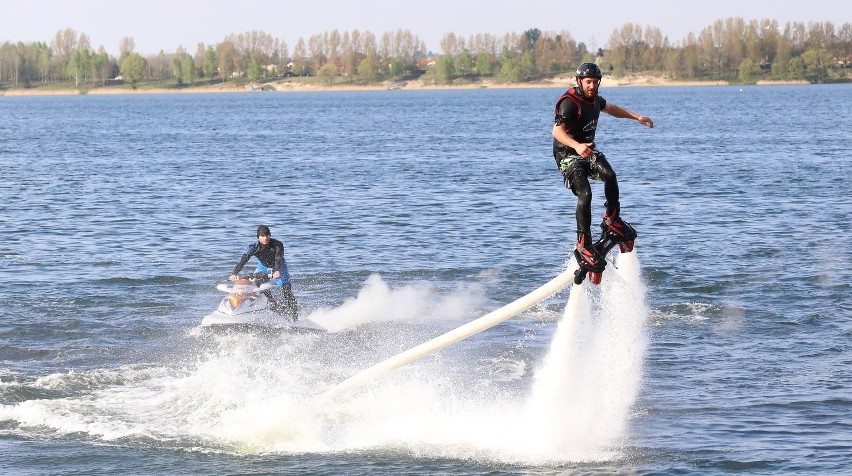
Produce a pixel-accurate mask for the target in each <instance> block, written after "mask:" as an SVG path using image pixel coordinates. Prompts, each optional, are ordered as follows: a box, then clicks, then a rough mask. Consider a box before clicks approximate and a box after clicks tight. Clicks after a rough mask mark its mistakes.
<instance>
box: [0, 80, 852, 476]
mask: <svg viewBox="0 0 852 476" xmlns="http://www.w3.org/2000/svg"><path fill="white" fill-rule="evenodd" d="M561 92H562V91H561V90H556V89H507V90H464V91H373V92H345V93H342V92H341V93H256V94H233V95H231V94H215V95H205V94H186V95H150V96H148V95H138V96H136V95H121V96H67V97H0V111H2V114H0V134H2V137H3V140H2V141H0V197H2V199H0V236H2V240H0V297H2V300H3V302H2V308H0V309H2V311H0V316H2V318H1V319H0V472H2V473H8V474H180V473H193V474H198V473H207V474H276V473H279V474H424V475H425V474H453V475H464V474H470V475H474V474H475V475H478V474H594V473H630V474H671V473H675V474H725V473H738V472H741V473H757V474H815V473H819V474H841V473H844V472H845V471H848V468H849V467H852V390H850V388H851V387H850V386H852V373H850V370H849V369H850V368H852V353H850V342H852V339H851V338H852V306H851V305H850V291H852V272H851V271H850V267H852V260H850V251H849V243H848V241H849V236H850V231H852V230H850V228H852V227H850V218H852V198H850V197H852V185H850V177H852V165H850V160H849V159H850V150H852V148H850V137H852V85H828V86H761V87H693V88H678V87H671V88H611V89H607V88H606V84H604V87H603V89H602V95H603V96H604V97H606V98H607V99H608V100H610V101H612V102H614V103H616V104H619V105H622V106H625V107H627V108H629V109H631V110H634V111H637V112H640V113H642V114H645V115H648V116H651V117H652V118H654V120H655V121H656V123H657V128H656V129H653V130H650V129H647V128H644V127H642V126H640V125H639V124H637V123H636V122H635V121H626V120H617V119H614V118H611V117H609V116H605V115H604V116H602V122H601V125H600V127H599V129H598V143H599V147H600V149H601V150H603V151H604V152H605V153H606V154H607V156H608V158H609V159H610V162H611V163H612V164H613V166H614V167H615V169H616V171H617V172H618V174H619V181H620V185H621V191H622V214H623V216H624V218H625V219H626V220H627V221H629V222H631V223H632V224H633V225H634V226H635V227H636V228H637V231H638V233H639V238H638V239H637V242H636V250H635V252H634V253H630V254H624V255H620V256H618V257H617V261H616V264H617V266H618V269H615V268H614V266H612V265H610V266H609V267H608V268H607V271H606V273H604V280H603V283H602V284H601V285H600V286H592V285H590V284H588V283H586V284H584V285H583V286H576V287H572V288H570V289H566V290H564V291H562V292H560V293H557V294H556V295H555V296H553V297H551V298H549V299H547V300H545V301H543V302H542V303H540V304H539V305H537V306H535V307H533V308H532V309H530V310H528V311H526V312H524V313H522V314H520V315H518V316H516V317H515V318H512V319H510V320H508V321H506V322H503V323H501V324H499V325H497V326H495V327H493V328H491V329H489V330H487V331H484V332H482V333H480V334H477V335H475V336H473V337H470V338H469V339H466V340H464V341H462V342H459V343H457V344H455V345H453V346H451V347H449V348H447V349H445V350H443V351H441V352H438V353H436V354H434V355H431V356H429V357H426V358H424V359H421V360H418V361H416V362H413V363H411V364H409V365H406V366H404V367H402V368H400V369H398V370H397V371H395V372H393V373H391V374H389V375H386V376H384V377H383V378H381V379H378V380H376V381H373V382H370V383H369V384H367V385H365V386H363V387H360V388H357V389H354V390H353V391H351V392H348V393H346V394H344V395H341V396H340V397H339V398H338V399H335V400H334V401H320V400H318V399H317V398H316V397H317V395H319V394H321V393H322V392H324V391H326V390H327V389H329V388H331V387H332V386H334V385H336V384H337V383H338V382H340V381H342V380H344V379H346V378H348V377H350V376H351V375H354V374H356V373H357V372H358V371H360V370H362V369H364V368H367V367H369V366H371V365H373V364H375V363H377V362H379V361H382V360H384V359H386V358H388V357H391V356H393V355H395V354H397V353H399V352H401V351H404V350H406V349H408V348H411V347H413V346H415V345H418V344H420V343H422V342H425V341H427V340H429V339H431V338H433V337H435V336H438V335H440V334H442V333H444V332H446V331H449V330H451V329H454V328H456V327H458V326H460V325H463V324H465V323H466V322H469V321H471V320H473V319H475V318H477V317H480V316H482V315H484V314H486V313H488V312H489V311H491V310H494V309H497V308H499V307H500V306H502V305H504V304H506V303H509V302H510V301H513V300H515V299H517V298H519V297H521V296H523V295H525V294H526V293H528V292H530V291H532V290H534V289H536V288H537V287H539V286H540V285H542V284H544V283H545V282H547V281H548V280H550V279H551V278H553V277H554V276H556V275H557V274H559V273H560V272H562V271H563V270H565V269H566V267H568V266H569V265H570V263H571V255H570V251H571V249H572V246H573V243H574V240H575V234H574V229H575V224H574V206H575V203H576V201H575V199H574V197H573V195H572V194H571V193H570V191H568V190H567V189H565V188H564V186H563V185H562V180H561V176H560V174H559V173H558V172H557V170H556V168H555V163H554V160H553V157H552V155H551V150H550V147H551V146H550V144H551V138H550V128H551V125H552V114H553V112H552V108H553V104H554V102H555V100H556V99H557V98H558V97H559V95H560V94H561ZM593 191H594V193H595V198H594V203H593V207H594V211H593V213H594V217H595V218H594V222H595V223H597V220H599V218H600V214H601V213H602V210H603V188H602V186H601V185H600V184H599V183H596V184H594V185H593ZM259 223H265V224H268V225H269V226H270V227H271V228H272V232H273V236H274V237H276V238H279V239H281V240H282V241H284V244H285V247H286V256H287V260H288V263H289V267H290V272H291V275H292V277H293V288H294V292H295V294H296V296H297V298H298V299H299V302H300V304H301V306H302V315H303V317H307V318H311V319H312V320H315V321H316V322H318V323H320V324H322V325H324V326H325V327H327V328H328V329H330V332H328V333H325V334H288V333H284V332H279V331H260V330H256V331H233V332H217V333H210V332H205V331H203V330H201V329H199V323H200V321H201V318H202V317H203V316H204V315H205V314H207V313H208V312H210V311H212V310H213V309H214V308H215V306H216V304H217V302H218V299H219V298H220V297H221V296H220V294H221V293H219V292H218V291H216V289H215V285H216V284H217V283H221V282H223V281H224V280H225V278H226V277H227V275H228V274H229V273H230V271H231V269H232V267H233V265H234V264H235V263H236V261H237V259H238V258H239V255H240V254H241V252H242V250H243V249H244V248H245V246H246V245H248V244H249V243H251V242H252V241H253V240H254V230H255V227H256V226H257V225H258V224H259Z"/></svg>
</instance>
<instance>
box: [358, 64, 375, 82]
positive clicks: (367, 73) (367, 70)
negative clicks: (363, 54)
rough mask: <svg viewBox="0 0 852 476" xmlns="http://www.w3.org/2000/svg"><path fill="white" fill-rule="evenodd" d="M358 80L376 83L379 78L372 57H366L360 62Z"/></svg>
mask: <svg viewBox="0 0 852 476" xmlns="http://www.w3.org/2000/svg"><path fill="white" fill-rule="evenodd" d="M357 75H358V81H360V82H361V83H363V84H370V83H375V82H376V81H377V80H378V79H379V75H378V73H377V71H376V64H375V63H374V62H373V61H372V60H371V59H370V58H364V59H362V60H361V63H359V64H358V72H357Z"/></svg>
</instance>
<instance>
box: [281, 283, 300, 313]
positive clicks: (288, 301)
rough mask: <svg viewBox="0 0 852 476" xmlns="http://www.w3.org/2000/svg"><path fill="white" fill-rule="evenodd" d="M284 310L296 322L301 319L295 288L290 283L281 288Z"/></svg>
mask: <svg viewBox="0 0 852 476" xmlns="http://www.w3.org/2000/svg"><path fill="white" fill-rule="evenodd" d="M281 297H282V301H283V303H282V306H281V307H282V310H283V312H284V313H286V314H287V315H288V316H290V319H292V320H293V321H294V322H295V321H298V320H299V304H298V303H297V302H296V296H294V295H293V288H292V287H291V286H290V285H289V284H285V285H284V287H283V288H281Z"/></svg>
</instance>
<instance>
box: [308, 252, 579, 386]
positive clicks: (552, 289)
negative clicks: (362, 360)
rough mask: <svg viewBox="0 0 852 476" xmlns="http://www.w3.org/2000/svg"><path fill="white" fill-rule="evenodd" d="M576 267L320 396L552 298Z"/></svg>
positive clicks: (363, 380) (359, 382) (357, 383)
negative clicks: (524, 294)
mask: <svg viewBox="0 0 852 476" xmlns="http://www.w3.org/2000/svg"><path fill="white" fill-rule="evenodd" d="M574 270H575V267H574V266H572V267H570V268H569V269H568V270H567V271H563V272H562V273H561V274H559V275H558V276H556V277H555V278H553V279H551V280H550V281H549V282H547V283H546V284H545V285H543V286H541V287H540V288H538V289H536V290H535V291H533V292H531V293H529V294H527V295H526V296H523V297H521V298H519V299H517V300H515V301H513V302H511V303H509V304H506V305H505V306H503V307H501V308H500V309H497V310H495V311H491V312H490V313H488V314H486V315H484V316H482V317H480V318H479V319H476V320H474V321H471V322H468V323H467V324H465V325H463V326H461V327H457V328H455V329H453V330H451V331H449V332H447V333H445V334H443V335H440V336H438V337H436V338H434V339H432V340H430V341H427V342H424V343H422V344H420V345H418V346H416V347H412V348H411V349H408V350H407V351H405V352H402V353H400V354H397V355H395V356H393V357H391V358H389V359H387V360H385V361H383V362H379V363H378V364H376V365H374V366H372V367H370V368H368V369H365V370H362V371H361V372H360V373H357V374H355V375H353V376H352V377H349V378H348V379H346V380H344V381H343V382H340V383H339V384H337V385H335V386H334V387H331V388H330V389H328V390H326V391H325V392H324V393H322V394H321V395H320V396H319V398H320V400H321V401H323V400H328V399H332V398H334V397H337V396H339V395H340V394H342V393H344V392H346V391H348V390H350V389H353V388H355V387H357V386H360V385H362V384H364V383H366V382H369V381H371V380H375V379H377V378H379V377H381V376H382V375H384V374H386V373H388V372H390V371H391V370H394V369H396V368H399V367H401V366H403V365H405V364H407V363H409V362H412V361H414V360H417V359H419V358H421V357H424V356H426V355H429V354H432V353H434V352H437V351H439V350H441V349H443V348H445V347H448V346H449V345H450V344H454V343H456V342H458V341H460V340H462V339H466V338H468V337H470V336H472V335H474V334H476V333H479V332H482V331H484V330H485V329H488V328H490V327H492V326H495V325H497V324H499V323H501V322H503V321H505V320H506V319H509V318H510V317H514V316H517V315H518V314H520V313H522V312H524V311H526V310H527V309H529V308H531V307H533V306H534V305H536V304H538V303H539V302H541V301H543V300H545V299H547V298H549V297H550V296H552V295H554V294H556V293H557V292H558V291H559V290H560V289H562V288H564V287H566V286H568V285H570V284H571V283H572V282H574Z"/></svg>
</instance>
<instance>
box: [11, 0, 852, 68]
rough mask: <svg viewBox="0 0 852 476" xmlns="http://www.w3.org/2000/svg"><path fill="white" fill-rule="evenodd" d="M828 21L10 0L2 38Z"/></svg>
mask: <svg viewBox="0 0 852 476" xmlns="http://www.w3.org/2000/svg"><path fill="white" fill-rule="evenodd" d="M737 16H738V17H742V18H744V19H746V20H753V19H754V20H761V19H774V20H777V21H778V22H779V23H780V24H781V25H783V24H784V23H786V22H788V21H802V22H805V23H807V22H809V21H821V22H822V21H831V22H833V23H834V24H835V25H836V26H840V25H841V24H843V23H847V22H850V23H852V1H850V0H795V1H793V0H702V1H698V2H696V1H692V0H597V1H565V0H560V1H557V0H455V1H453V0H425V1H422V2H413V1H411V0H360V1H359V0H300V1H287V0H277V1H276V0H136V1H120V0H4V1H2V2H0V43H2V42H5V41H14V42H17V41H24V42H32V41H44V42H47V43H50V41H51V40H52V39H53V37H54V36H55V34H56V32H57V31H59V30H64V29H66V28H72V29H74V30H76V31H77V32H78V33H85V34H87V35H88V36H89V40H90V43H91V46H92V48H94V49H97V48H98V47H99V46H103V47H104V48H105V49H106V50H107V52H108V53H110V54H112V55H117V54H118V46H119V41H120V39H121V38H123V37H126V36H131V37H133V39H134V41H135V43H136V52H138V53H141V54H143V55H147V54H156V53H158V52H159V51H160V50H163V51H166V52H173V51H175V50H176V49H177V48H178V47H179V46H183V47H185V48H186V49H187V50H188V51H190V52H192V51H195V48H196V46H197V44H198V43H199V42H204V43H205V44H210V45H212V44H216V43H219V42H221V41H222V40H223V39H224V38H225V36H226V35H228V34H231V33H245V32H248V31H253V30H260V31H264V32H266V33H269V34H271V35H272V36H275V37H278V38H281V39H283V40H284V41H286V42H287V45H288V46H289V48H290V51H291V52H292V50H293V47H294V46H295V44H296V41H297V40H298V39H299V37H304V38H305V40H307V39H308V37H310V36H311V35H313V34H316V33H323V32H326V31H331V30H334V29H337V30H338V31H340V32H341V33H343V32H344V31H352V30H356V29H357V30H361V31H362V32H363V31H370V32H373V33H375V34H376V35H379V36H380V35H381V34H382V33H384V32H385V31H395V30H397V29H400V28H401V29H403V30H410V31H411V32H412V33H413V34H414V35H417V36H418V37H419V38H420V39H422V40H423V41H425V42H426V47H427V48H428V49H430V50H432V51H435V52H439V51H440V41H441V38H442V37H443V36H444V34H445V33H448V32H452V33H455V34H456V35H461V36H462V37H465V38H467V37H468V36H469V35H471V34H474V33H492V34H495V35H498V36H501V35H503V34H504V33H510V32H516V33H522V32H524V31H525V30H528V29H530V28H538V29H540V30H542V31H561V30H567V31H569V32H570V33H571V35H572V36H573V37H574V39H575V40H576V41H578V42H580V41H582V42H585V43H586V44H587V46H589V48H590V49H592V48H598V47H604V46H605V45H606V42H607V40H608V39H609V37H610V35H611V34H612V31H613V30H614V29H616V28H619V27H620V26H622V25H623V24H625V23H628V22H632V23H636V24H639V25H641V26H655V27H658V28H660V29H661V30H662V32H663V34H664V35H667V36H668V38H669V40H670V41H671V42H672V43H675V42H678V41H680V40H682V39H683V38H685V37H686V35H687V34H688V33H690V32H693V33H696V34H698V33H699V32H700V31H701V30H702V29H703V28H704V27H706V26H708V25H710V24H712V23H713V21H715V20H719V19H724V18H728V17H737Z"/></svg>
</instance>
